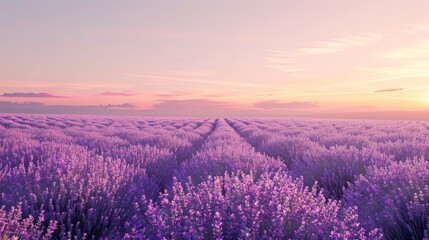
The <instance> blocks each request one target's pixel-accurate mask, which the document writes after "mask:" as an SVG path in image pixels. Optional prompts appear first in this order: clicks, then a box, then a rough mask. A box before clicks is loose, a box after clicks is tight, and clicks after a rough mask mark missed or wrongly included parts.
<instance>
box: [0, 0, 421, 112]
mask: <svg viewBox="0 0 429 240" xmlns="http://www.w3.org/2000/svg"><path fill="white" fill-rule="evenodd" d="M428 9H429V1H426V0H415V1H412V3H411V2H409V1H398V0H378V1H372V0H362V1H343V0H327V1H317V0H313V1H309V0H301V1H287V0H278V1H273V0H267V1H253V0H246V1H244V0H242V1H241V0H234V1H231V0H218V1H201V0H183V1H171V0H169V1H167V0H158V1H142V0H139V1H137V0H135V1H133V0H131V1H113V0H110V1H109V0H105V1H82V0H74V1H54V0H51V1H47V0H40V1H12V0H5V1H1V2H0V55H1V57H0V112H18V113H72V114H107V115H144V116H246V117H249V116H257V117H261V116H262V117H263V116H276V117H281V116H286V117H288V116H341V117H351V118H356V117H358V118H359V117H361V118H362V117H365V116H366V117H369V118H383V116H384V117H386V116H390V117H388V118H395V117H394V116H395V115H396V116H398V115H403V116H404V112H408V113H409V114H408V115H407V117H408V118H418V119H420V118H425V117H427V119H428V120H429V113H428V112H429V15H428V14H427V10H428ZM383 113H386V114H383ZM387 113H388V114H387ZM392 116H393V117H392Z"/></svg>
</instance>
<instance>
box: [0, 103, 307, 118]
mask: <svg viewBox="0 0 429 240" xmlns="http://www.w3.org/2000/svg"><path fill="white" fill-rule="evenodd" d="M299 105H300V107H301V108H305V107H306V105H307V107H308V106H309V105H311V103H310V104H309V103H307V104H305V103H289V107H290V108H291V109H286V108H282V109H254V108H250V107H249V106H240V105H237V104H234V103H231V102H222V101H213V100H209V99H188V100H160V101H159V102H158V103H157V104H155V105H153V106H152V108H150V109H143V110H142V109H137V108H134V106H133V105H131V104H128V103H124V104H119V105H112V104H108V105H98V106H69V105H46V104H43V103H35V102H24V103H17V102H6V101H0V113H30V114H36V113H38V114H79V115H113V116H115V115H116V116H126V115H129V116H166V117H219V116H229V117H267V116H273V117H299V116H302V115H303V114H305V113H306V111H303V110H302V109H298V108H299ZM293 108H295V109H293ZM307 113H308V112H307Z"/></svg>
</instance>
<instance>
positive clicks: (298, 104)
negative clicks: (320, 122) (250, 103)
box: [254, 100, 320, 109]
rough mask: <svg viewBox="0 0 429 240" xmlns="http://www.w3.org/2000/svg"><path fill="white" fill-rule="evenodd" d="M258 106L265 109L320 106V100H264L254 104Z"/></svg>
mask: <svg viewBox="0 0 429 240" xmlns="http://www.w3.org/2000/svg"><path fill="white" fill-rule="evenodd" d="M254 106H255V107H256V108H263V109H308V108H318V107H320V106H319V103H318V102H279V101H274V100H272V101H262V102H257V103H255V104H254Z"/></svg>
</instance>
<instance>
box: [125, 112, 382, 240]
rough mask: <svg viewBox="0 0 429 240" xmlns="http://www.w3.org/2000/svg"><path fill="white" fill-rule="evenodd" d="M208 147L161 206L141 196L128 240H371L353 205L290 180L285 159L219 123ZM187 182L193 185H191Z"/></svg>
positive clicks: (374, 232) (181, 173) (188, 165)
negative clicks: (270, 154)
mask: <svg viewBox="0 0 429 240" xmlns="http://www.w3.org/2000/svg"><path fill="white" fill-rule="evenodd" d="M202 149H203V150H202V151H200V152H198V153H197V154H195V155H194V157H193V158H191V159H190V160H188V161H186V162H184V163H183V164H182V165H181V167H180V168H179V171H178V172H177V174H176V177H177V178H176V180H175V182H174V184H173V187H172V189H171V190H170V191H168V192H165V193H163V194H162V195H161V196H160V200H159V201H158V202H153V201H152V200H147V199H143V201H142V202H141V205H140V206H139V207H140V209H143V211H140V212H143V213H144V215H143V216H141V217H136V219H140V221H139V222H138V223H137V225H136V226H135V228H134V231H133V233H132V234H131V235H128V237H130V238H143V239H165V238H166V239H272V238H274V239H289V238H292V239H313V238H320V239H326V238H333V239H343V238H360V239H365V238H371V239H377V238H380V237H381V236H382V235H381V234H380V233H379V232H378V230H377V229H371V230H370V231H366V229H364V228H361V227H359V225H360V223H359V220H358V218H357V215H356V209H355V208H354V207H349V208H342V207H341V204H340V203H339V202H337V201H331V200H327V199H326V198H325V197H324V196H323V195H321V194H318V193H317V192H316V191H311V189H309V188H308V187H305V186H304V184H303V180H302V179H298V180H293V179H292V177H290V176H289V175H288V173H287V167H286V165H284V164H283V163H282V162H280V161H278V160H276V159H273V158H271V157H267V156H265V155H263V154H261V153H258V152H256V151H255V149H254V148H253V147H252V146H251V145H250V144H248V143H247V142H245V141H244V139H242V138H241V137H240V136H239V135H238V134H237V133H236V132H235V131H234V130H233V129H232V128H231V127H230V126H228V124H227V123H226V122H225V121H224V120H223V119H220V120H219V121H218V123H217V128H216V129H215V131H214V132H213V133H212V134H211V135H210V136H209V137H208V139H207V141H206V142H205V143H204V145H203V148H202ZM186 178H188V180H186Z"/></svg>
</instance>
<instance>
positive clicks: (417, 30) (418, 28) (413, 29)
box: [402, 22, 429, 34]
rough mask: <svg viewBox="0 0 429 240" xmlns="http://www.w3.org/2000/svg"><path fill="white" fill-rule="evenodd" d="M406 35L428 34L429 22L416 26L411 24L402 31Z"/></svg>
mask: <svg viewBox="0 0 429 240" xmlns="http://www.w3.org/2000/svg"><path fill="white" fill-rule="evenodd" d="M402 31H403V32H405V33H412V34H416V33H420V32H427V31H429V22H421V23H416V24H411V25H409V26H407V27H406V28H404V29H402Z"/></svg>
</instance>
